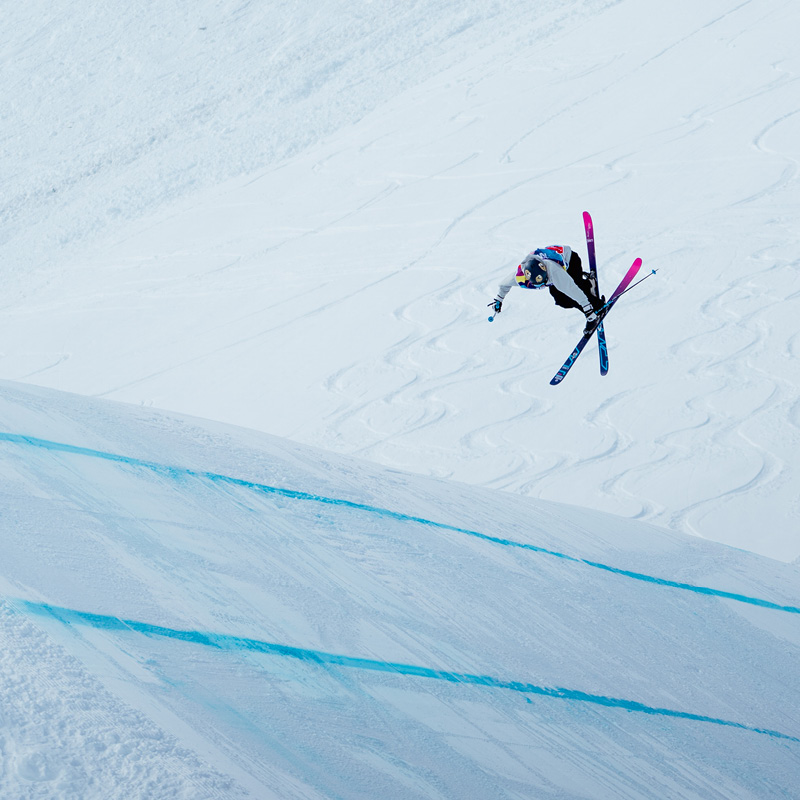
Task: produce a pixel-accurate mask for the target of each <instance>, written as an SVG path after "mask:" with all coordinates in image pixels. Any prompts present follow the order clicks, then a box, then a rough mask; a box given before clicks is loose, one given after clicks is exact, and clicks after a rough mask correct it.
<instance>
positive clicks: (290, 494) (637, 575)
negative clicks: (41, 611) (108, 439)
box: [0, 432, 800, 614]
mask: <svg viewBox="0 0 800 800" xmlns="http://www.w3.org/2000/svg"><path fill="white" fill-rule="evenodd" d="M0 441H6V442H12V443H15V444H25V445H30V446H32V447H40V448H42V449H45V450H53V451H57V452H62V453H72V454H74V455H81V456H87V457H89V458H100V459H104V460H106V461H114V462H117V463H120V464H128V465H130V466H134V467H141V468H143V469H148V470H150V471H152V472H156V473H158V474H161V475H167V476H168V477H177V476H187V477H195V478H203V479H205V480H209V481H213V482H215V483H225V484H229V485H232V486H241V487H242V488H245V489H250V490H252V491H257V492H260V493H262V494H268V495H275V496H279V497H287V498H289V499H292V500H301V501H311V502H315V503H324V504H326V505H332V506H338V507H340V508H349V509H353V510H356V511H365V512H367V513H369V514H373V515H376V516H380V517H383V518H384V519H394V520H399V521H401V522H414V523H417V524H419V525H426V526H428V527H432V528H437V529H438V530H445V531H452V532H453V533H461V534H465V535H466V536H472V537H474V538H476V539H482V540H483V541H486V542H491V543H493V544H499V545H503V546H504V547H514V548H517V549H521V550H530V551H532V552H534V553H541V554H543V555H548V556H553V557H554V558H560V559H563V560H565V561H571V562H572V563H574V564H583V565H585V566H588V567H594V568H595V569H601V570H605V571H606V572H610V573H612V574H614V575H620V576H622V577H625V578H631V579H633V580H637V581H644V582H646V583H652V584H655V585H657V586H665V587H668V588H671V589H681V590H683V591H687V592H694V593H695V594H702V595H707V596H709V597H719V598H723V599H725V600H735V601H736V602H739V603H747V604H749V605H754V606H760V607H761V608H768V609H771V610H773V611H785V612H788V613H790V614H800V607H798V606H789V605H781V604H779V603H773V602H772V601H770V600H762V599H761V598H759V597H751V596H750V595H744V594H738V593H736V592H726V591H724V590H722V589H712V588H710V587H708V586H696V585H694V584H691V583H681V582H680V581H673V580H669V579H667V578H657V577H655V576H653V575H647V574H645V573H642V572H633V571H631V570H627V569H620V568H619V567H612V566H610V565H608V564H603V563H601V562H598V561H590V560H588V559H585V558H576V557H575V556H570V555H567V554H566V553H560V552H558V551H557V550H548V549H547V548H545V547H538V546H537V545H534V544H527V543H525V542H515V541H513V540H512V539H503V538H500V537H498V536H489V535H488V534H485V533H479V532H478V531H472V530H469V529H468V528H459V527H457V526H455V525H448V524H447V523H444V522H434V521H433V520H429V519H425V518H424V517H416V516H413V515H411V514H403V513H401V512H399V511H391V510H389V509H386V508H380V507H378V506H371V505H368V504H366V503H357V502H354V501H352V500H343V499H341V498H333V497H325V496H323V495H316V494H310V493H309V492H301V491H297V490H294V489H283V488H280V487H276V486H268V485H266V484H263V483H256V482H254V481H247V480H244V479H242V478H232V477H230V476H228V475H220V474H217V473H214V472H202V471H197V470H191V469H187V468H185V467H170V466H167V465H165V464H159V463H157V462H154V461H144V460H142V459H138V458H132V457H130V456H121V455H117V454H115V453H107V452H104V451H102V450H92V449H90V448H87V447H78V446H76V445H71V444H63V443H61V442H52V441H48V440H47V439H38V438H36V437H33V436H22V435H20V434H16V433H3V432H0Z"/></svg>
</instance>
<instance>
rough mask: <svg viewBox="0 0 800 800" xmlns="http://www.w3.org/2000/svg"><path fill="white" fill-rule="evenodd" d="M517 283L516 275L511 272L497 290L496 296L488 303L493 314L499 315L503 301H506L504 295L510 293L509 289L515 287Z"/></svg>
mask: <svg viewBox="0 0 800 800" xmlns="http://www.w3.org/2000/svg"><path fill="white" fill-rule="evenodd" d="M516 283H517V273H516V272H512V273H511V274H510V275H509V276H508V278H506V280H504V281H503V282H502V283H501V284H500V286H499V288H498V290H497V296H496V297H495V298H494V300H492V302H491V303H489V305H490V306H494V310H495V313H500V309H501V308H502V307H503V300H505V299H506V295H507V294H508V293H509V292H510V291H511V288H512V287H513V286H514V285H516Z"/></svg>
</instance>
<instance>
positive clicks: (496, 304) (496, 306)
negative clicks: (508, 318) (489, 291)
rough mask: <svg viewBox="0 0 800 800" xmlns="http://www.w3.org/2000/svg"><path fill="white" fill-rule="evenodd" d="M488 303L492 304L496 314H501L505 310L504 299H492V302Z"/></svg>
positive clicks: (488, 304)
mask: <svg viewBox="0 0 800 800" xmlns="http://www.w3.org/2000/svg"><path fill="white" fill-rule="evenodd" d="M486 305H487V306H491V307H492V309H493V310H494V313H495V314H499V313H500V312H501V311H502V310H503V301H502V300H499V299H497V298H495V299H494V300H492V302H491V303H487V304H486Z"/></svg>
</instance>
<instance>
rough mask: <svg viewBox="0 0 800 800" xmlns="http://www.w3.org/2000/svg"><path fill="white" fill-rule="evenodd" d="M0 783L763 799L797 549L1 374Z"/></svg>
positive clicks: (775, 780)
mask: <svg viewBox="0 0 800 800" xmlns="http://www.w3.org/2000/svg"><path fill="white" fill-rule="evenodd" d="M0 478H1V480H0V494H1V498H0V499H1V501H2V506H1V507H2V512H1V513H0V539H1V540H2V548H3V559H2V566H1V567H0V591H1V592H2V602H1V603H0V620H1V623H2V624H1V627H0V636H2V649H1V650H0V676H2V677H1V680H0V686H2V717H0V719H1V720H2V727H0V796H2V797H4V798H6V797H8V798H11V797H14V798H56V797H58V798H62V797H63V798H73V797H81V798H84V799H88V798H104V800H105V799H106V798H138V797H141V798H145V797H146V798H175V797H185V798H193V799H194V798H212V797H214V798H235V797H254V798H269V797H276V798H281V799H282V800H286V799H287V798H331V797H347V798H375V797H391V798H433V797H436V798H481V799H482V800H485V799H486V798H531V797H536V798H556V797H558V798H563V797H570V798H573V797H575V798H610V797H636V798H666V797H669V798H703V799H704V800H705V798H710V797H714V798H731V800H733V799H734V798H735V800H742V798H760V799H761V800H763V798H773V797H776V798H777V797H790V796H792V795H793V793H794V792H795V791H796V787H797V785H798V783H800V716H798V713H797V709H798V708H800V683H798V681H797V680H796V677H797V664H798V659H800V635H799V634H798V630H799V629H798V622H799V621H800V572H799V571H798V569H797V567H795V566H791V565H785V564H780V563H778V562H776V561H772V560H769V559H765V558H763V557H759V556H756V555H754V554H751V553H747V552H744V551H739V550H735V549H732V548H728V547H725V546H722V545H718V544H714V543H710V542H703V541H701V540H699V539H697V538H694V537H690V536H686V535H681V534H676V533H670V532H667V531H664V530H659V529H657V528H654V527H652V526H650V525H647V524H645V523H642V522H638V521H632V520H624V519H619V518H614V517H612V516H608V515H604V514H600V513H597V512H590V511H587V510H582V509H578V508H574V507H569V506H563V505H559V504H555V503H548V502H543V501H537V500H533V499H526V498H522V497H515V496H513V495H510V494H506V493H500V492H493V491H488V490H484V489H477V488H474V487H469V486H467V485H463V484H456V483H450V482H441V481H436V480H434V479H430V478H425V477H421V476H412V475H403V474H401V473H399V472H396V471H393V470H388V469H385V468H382V467H379V466H373V465H370V464H369V463H367V462H358V461H354V460H348V459H345V458H342V457H340V456H335V455H331V454H328V453H325V452H322V451H318V450H314V449H311V448H307V447H304V446H301V445H297V444H292V443H290V442H288V441H287V440H281V439H277V438H273V437H270V436H267V435H264V434H257V433H254V432H250V431H246V430H244V429H240V428H232V427H226V426H223V425H220V424H219V423H207V422H202V421H200V420H196V419H189V418H178V417H175V416H169V415H165V414H163V413H157V412H153V411H149V410H144V409H139V408H135V407H130V406H125V405H120V404H116V403H110V402H108V401H97V400H89V399H86V398H82V397H78V396H74V395H66V394H61V393H57V392H53V391H51V390H45V389H34V388H30V387H23V386H20V385H15V384H11V383H5V382H4V383H3V384H2V385H0Z"/></svg>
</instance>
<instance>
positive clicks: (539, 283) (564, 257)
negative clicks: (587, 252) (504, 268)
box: [489, 246, 606, 336]
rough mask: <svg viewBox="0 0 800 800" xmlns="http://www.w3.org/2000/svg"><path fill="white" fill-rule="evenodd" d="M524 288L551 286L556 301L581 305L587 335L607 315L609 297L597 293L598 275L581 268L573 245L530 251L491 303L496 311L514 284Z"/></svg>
mask: <svg viewBox="0 0 800 800" xmlns="http://www.w3.org/2000/svg"><path fill="white" fill-rule="evenodd" d="M515 285H516V286H520V287H521V288H523V289H544V287H545V286H546V287H548V288H549V289H550V294H551V295H552V297H553V299H554V300H555V302H556V305H559V306H561V307H562V308H579V309H580V310H581V311H583V313H584V316H585V317H586V327H585V328H584V330H583V332H584V334H585V335H586V336H588V335H589V334H590V333H591V332H592V331H593V330H594V329H595V328H596V327H597V326H598V325H599V324H600V321H601V320H602V319H603V317H604V316H605V312H606V309H605V308H604V306H605V302H606V299H605V297H600V296H598V294H597V279H596V278H595V276H594V275H593V274H592V273H591V272H584V271H583V270H582V269H581V259H580V256H579V255H578V254H577V253H575V252H573V250H572V248H571V247H566V246H564V247H561V246H552V247H544V248H539V249H537V250H534V251H533V252H531V253H528V255H527V256H525V258H524V259H523V260H522V263H521V264H520V265H519V266H518V267H517V271H516V272H512V273H511V274H510V275H509V276H508V278H507V279H506V280H504V281H503V282H502V283H501V284H500V289H499V290H498V292H497V297H495V299H494V300H492V302H491V303H489V306H491V307H492V308H493V309H494V313H495V314H499V313H500V310H501V309H502V307H503V300H505V297H506V295H507V294H508V293H509V292H510V291H511V287H512V286H515Z"/></svg>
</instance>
